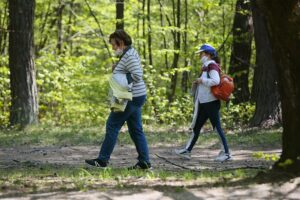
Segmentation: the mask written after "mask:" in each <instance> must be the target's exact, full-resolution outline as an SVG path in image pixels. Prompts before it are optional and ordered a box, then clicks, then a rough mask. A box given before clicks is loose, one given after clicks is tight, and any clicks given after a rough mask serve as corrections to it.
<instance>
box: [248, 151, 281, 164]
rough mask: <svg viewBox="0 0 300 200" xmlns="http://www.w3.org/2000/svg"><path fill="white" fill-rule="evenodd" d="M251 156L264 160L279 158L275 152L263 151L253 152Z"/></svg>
mask: <svg viewBox="0 0 300 200" xmlns="http://www.w3.org/2000/svg"><path fill="white" fill-rule="evenodd" d="M253 157H254V158H257V159H264V160H266V161H274V162H275V161H277V160H279V156H278V155H277V154H275V153H273V154H267V153H263V152H255V153H253Z"/></svg>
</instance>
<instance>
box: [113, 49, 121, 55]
mask: <svg viewBox="0 0 300 200" xmlns="http://www.w3.org/2000/svg"><path fill="white" fill-rule="evenodd" d="M122 54H123V50H122V49H117V50H115V55H116V56H121V55H122Z"/></svg>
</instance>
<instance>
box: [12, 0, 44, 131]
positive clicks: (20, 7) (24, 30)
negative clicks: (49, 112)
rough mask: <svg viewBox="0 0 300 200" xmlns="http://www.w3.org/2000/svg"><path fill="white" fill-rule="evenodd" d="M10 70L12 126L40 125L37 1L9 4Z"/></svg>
mask: <svg viewBox="0 0 300 200" xmlns="http://www.w3.org/2000/svg"><path fill="white" fill-rule="evenodd" d="M8 3H9V30H10V33H9V68H10V84H11V101H12V102H11V110H10V123H11V125H21V126H26V125H28V124H32V123H36V122H37V121H38V118H37V115H38V102H37V86H36V80H35V68H34V60H33V57H34V55H33V23H34V10H35V1H34V0H9V1H8Z"/></svg>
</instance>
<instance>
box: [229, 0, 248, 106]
mask: <svg viewBox="0 0 300 200" xmlns="http://www.w3.org/2000/svg"><path fill="white" fill-rule="evenodd" d="M250 8H251V7H250V2H248V1H245V0H237V2H236V11H235V16H234V22H233V48H232V52H231V58H230V67H229V73H230V74H232V75H233V78H234V82H235V90H234V97H235V99H233V102H234V103H241V102H247V101H249V99H250V91H249V81H248V79H249V68H250V58H251V42H252V37H253V36H252V24H251V15H250V12H251V10H250Z"/></svg>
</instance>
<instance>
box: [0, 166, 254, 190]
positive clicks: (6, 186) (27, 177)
mask: <svg viewBox="0 0 300 200" xmlns="http://www.w3.org/2000/svg"><path fill="white" fill-rule="evenodd" d="M256 173H257V170H253V169H240V170H228V171H220V172H218V171H210V170H204V171H201V172H194V171H188V170H185V171H178V172H174V171H167V170H151V171H143V170H128V169H125V168H120V169H113V168H107V169H98V168H83V167H71V166H56V165H41V166H39V167H26V166H21V167H18V168H11V169H6V170H3V169H0V185H1V186H2V187H1V188H0V191H1V190H2V191H4V190H19V191H20V190H22V191H26V192H39V191H42V190H43V191H45V190H46V191H52V190H88V189H99V187H103V186H105V187H123V186H126V187H128V186H136V185H148V186H151V185H153V186H155V185H164V184H165V183H167V182H169V183H170V182H173V183H174V182H177V185H189V183H191V184H193V185H201V184H204V183H214V182H220V181H221V182H222V181H224V180H238V179H242V178H249V177H253V176H255V175H256Z"/></svg>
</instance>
